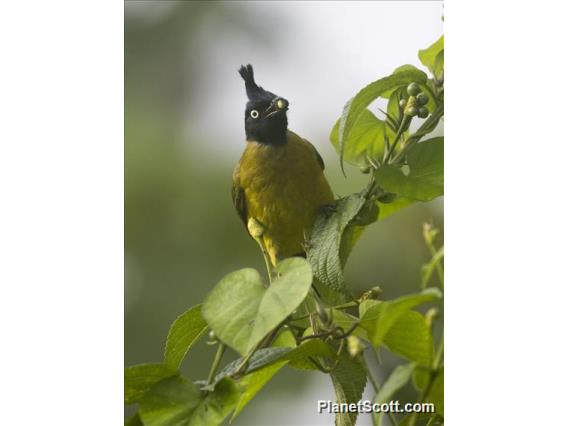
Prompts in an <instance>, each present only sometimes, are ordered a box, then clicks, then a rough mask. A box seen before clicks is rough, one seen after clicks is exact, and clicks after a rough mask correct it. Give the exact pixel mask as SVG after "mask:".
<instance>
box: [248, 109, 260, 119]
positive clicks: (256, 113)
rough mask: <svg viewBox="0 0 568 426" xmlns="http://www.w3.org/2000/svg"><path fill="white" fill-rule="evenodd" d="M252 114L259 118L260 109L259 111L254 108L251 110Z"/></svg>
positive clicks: (253, 116)
mask: <svg viewBox="0 0 568 426" xmlns="http://www.w3.org/2000/svg"><path fill="white" fill-rule="evenodd" d="M250 116H251V117H252V118H258V116H259V114H258V111H257V110H256V109H253V110H252V111H251V112H250Z"/></svg>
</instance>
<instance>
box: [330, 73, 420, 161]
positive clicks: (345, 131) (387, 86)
mask: <svg viewBox="0 0 568 426" xmlns="http://www.w3.org/2000/svg"><path fill="white" fill-rule="evenodd" d="M426 79H427V77H426V74H424V73H423V72H422V71H419V70H405V71H401V72H397V73H395V74H392V75H390V76H388V77H385V78H381V79H380V80H377V81H375V82H373V83H371V84H369V85H368V86H366V87H365V88H363V89H362V90H360V91H359V93H357V94H356V95H355V97H353V98H352V99H351V100H349V102H347V104H346V105H345V107H344V108H343V112H342V114H341V118H340V119H339V129H338V137H339V142H338V144H339V161H340V164H341V169H342V170H343V155H344V151H345V146H346V142H347V141H348V140H349V136H350V133H351V131H352V130H353V127H354V125H355V123H356V122H357V120H358V119H359V116H360V115H361V114H363V113H364V111H366V110H367V107H368V106H369V104H370V103H371V102H373V101H374V100H375V99H377V98H378V97H379V96H381V95H383V94H384V93H386V92H388V91H391V90H392V89H396V88H397V87H400V86H406V85H408V84H410V83H412V82H416V83H425V82H426Z"/></svg>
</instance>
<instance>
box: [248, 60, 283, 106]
mask: <svg viewBox="0 0 568 426" xmlns="http://www.w3.org/2000/svg"><path fill="white" fill-rule="evenodd" d="M239 74H240V75H241V77H242V78H243V80H244V81H245V88H246V89H247V96H248V98H249V100H254V99H259V98H272V97H274V96H275V95H274V94H272V93H270V92H267V91H266V90H264V89H263V88H262V87H260V86H258V85H257V84H256V82H255V81H254V71H253V69H252V65H251V64H248V65H246V66H244V65H241V68H240V69H239Z"/></svg>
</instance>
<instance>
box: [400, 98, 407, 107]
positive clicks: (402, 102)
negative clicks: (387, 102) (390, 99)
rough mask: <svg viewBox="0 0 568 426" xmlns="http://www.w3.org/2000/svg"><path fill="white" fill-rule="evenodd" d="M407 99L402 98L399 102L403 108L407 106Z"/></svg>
mask: <svg viewBox="0 0 568 426" xmlns="http://www.w3.org/2000/svg"><path fill="white" fill-rule="evenodd" d="M406 102H407V101H406V99H401V100H400V101H399V102H398V104H399V105H400V107H401V108H404V107H405V106H406Z"/></svg>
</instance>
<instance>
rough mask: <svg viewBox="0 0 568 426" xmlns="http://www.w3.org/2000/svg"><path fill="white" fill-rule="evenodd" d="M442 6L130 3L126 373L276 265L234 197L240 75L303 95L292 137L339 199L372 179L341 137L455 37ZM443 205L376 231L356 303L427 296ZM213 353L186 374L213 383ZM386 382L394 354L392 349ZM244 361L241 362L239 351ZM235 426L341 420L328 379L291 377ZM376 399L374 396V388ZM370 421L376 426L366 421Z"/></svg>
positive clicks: (197, 356) (411, 212)
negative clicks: (448, 32) (400, 74)
mask: <svg viewBox="0 0 568 426" xmlns="http://www.w3.org/2000/svg"><path fill="white" fill-rule="evenodd" d="M441 15H442V6H441V3H438V2H424V3H422V2H376V3H372V2H363V3H355V2H349V3H347V2H345V3H342V2H334V3H326V2H316V3H300V2H283V3H276V2H274V3H270V2H189V1H188V2H166V1H155V2H152V1H141V2H135V1H128V2H126V3H125V365H132V364H136V363H142V362H159V361H161V358H162V353H163V346H164V342H165V338H166V336H167V332H168V328H169V326H170V324H171V323H172V321H174V320H175V318H176V317H177V316H178V315H180V314H181V313H182V312H184V311H185V310H186V309H188V308H189V307H191V306H193V305H196V304H198V303H201V301H202V300H203V298H204V296H205V295H206V294H207V292H208V291H209V290H211V288H213V286H214V285H215V284H216V283H217V282H218V281H219V279H220V278H221V277H223V276H224V275H225V274H227V273H229V272H231V271H233V270H235V269H239V268H242V267H248V266H252V267H255V268H257V269H259V270H262V269H263V268H264V263H263V260H262V256H261V255H260V253H259V251H258V250H257V247H256V245H255V243H254V242H253V241H252V240H251V239H250V238H249V237H248V236H247V235H246V233H245V230H244V228H243V226H242V224H241V223H240V221H239V219H238V216H237V214H236V213H235V212H234V210H233V206H232V203H231V196H230V187H231V174H232V170H233V167H234V165H235V164H236V162H237V161H238V158H239V156H240V152H241V151H242V149H243V148H244V143H245V142H244V128H243V110H244V105H245V102H246V97H245V93H244V87H243V84H242V80H241V79H240V77H239V76H238V74H237V69H238V67H239V66H240V65H241V64H243V63H249V62H250V63H252V64H253V65H254V66H255V71H256V77H257V81H258V82H259V84H260V85H262V86H264V87H265V88H266V89H268V90H270V91H273V92H275V93H277V94H279V95H282V96H285V97H286V98H287V99H290V101H291V110H290V114H289V122H290V128H291V129H293V130H294V131H296V132H298V133H299V134H301V135H302V136H304V137H306V138H308V139H310V140H311V141H312V143H314V145H316V147H317V148H318V150H319V151H320V153H321V154H322V156H323V158H324V160H325V162H326V165H327V167H326V175H327V177H328V180H329V181H330V183H331V186H332V188H333V189H334V191H335V192H336V194H337V195H338V196H343V195H347V194H349V193H351V192H355V191H358V190H359V189H360V188H361V187H362V186H363V185H364V182H366V179H367V177H366V176H363V175H361V174H360V173H359V172H358V170H356V169H353V168H348V169H347V176H348V177H347V179H345V178H344V177H343V176H342V175H341V172H340V170H339V164H338V157H337V155H336V154H335V151H334V150H333V148H332V147H331V144H330V143H329V140H328V135H329V132H330V130H331V128H332V126H333V124H334V122H335V120H336V119H337V118H338V117H339V115H340V113H341V110H342V107H343V105H344V103H345V102H346V101H347V100H348V99H349V98H350V97H351V96H353V95H354V94H355V93H356V92H357V91H358V90H359V89H360V88H362V87H363V86H365V85H366V84H368V83H369V82H371V81H373V80H375V79H377V78H379V77H382V76H384V75H387V74H389V73H390V72H391V71H392V70H393V69H394V68H396V67H397V66H399V65H401V64H403V63H412V64H414V65H417V66H419V65H420V64H419V62H418V59H417V56H416V55H417V51H418V49H421V48H424V47H426V46H428V45H429V44H430V43H431V42H433V41H434V40H436V39H437V38H438V37H439V35H440V34H441V33H442V21H441ZM442 215H443V208H442V202H441V201H437V202H435V203H429V204H417V205H415V206H412V207H410V208H408V209H405V210H403V211H401V212H398V213H396V214H395V215H393V216H391V217H389V218H387V219H386V220H384V221H382V222H380V223H376V224H374V225H373V226H372V227H370V228H369V229H368V231H366V233H365V234H364V235H363V237H362V239H361V240H360V242H359V243H358V245H357V247H356V248H355V250H354V252H353V254H352V256H351V259H350V261H349V263H348V267H347V273H346V275H347V279H348V281H349V283H350V285H351V286H352V288H353V292H354V294H359V293H361V292H362V291H364V290H366V289H368V288H369V287H371V286H373V285H377V284H378V285H380V286H381V287H382V288H383V290H384V295H385V297H388V298H391V297H395V296H397V295H400V294H403V293H408V292H410V291H415V290H416V289H417V288H418V285H419V282H420V266H421V265H422V263H424V262H425V261H426V260H427V259H428V252H427V250H426V248H425V246H424V244H423V240H422V232H421V230H422V223H423V222H425V221H429V220H433V221H434V223H435V224H436V225H438V226H439V227H442V225H443V216H442ZM213 352H214V348H212V347H210V346H207V345H205V343H204V342H201V343H200V344H198V345H197V346H196V347H195V348H194V349H192V350H191V352H190V354H189V356H188V358H187V359H186V361H185V362H184V365H183V372H184V373H186V374H187V375H188V376H189V377H191V378H192V379H194V380H198V379H204V378H206V376H207V372H208V369H209V366H210V360H211V358H212V356H213ZM385 355H386V356H385V357H384V363H383V365H382V366H381V367H380V369H379V371H378V372H377V374H378V375H379V376H380V375H381V374H383V372H385V373H388V372H389V371H390V369H391V368H392V365H393V363H394V362H395V360H394V359H393V358H391V357H389V356H388V354H385ZM227 359H229V357H227ZM285 371H286V372H285V373H284V372H281V373H280V374H279V375H277V376H276V378H275V379H273V381H272V382H270V383H269V384H268V385H267V387H266V388H265V389H264V391H263V392H261V394H259V395H258V396H257V397H256V398H255V400H254V401H253V402H252V403H251V404H250V405H249V406H248V407H247V408H246V409H245V410H244V411H243V413H242V414H241V416H240V417H239V418H238V419H237V421H236V422H235V423H236V424H241V425H245V424H246V425H250V424H331V423H333V417H332V416H330V415H320V414H317V413H316V402H317V399H333V389H332V386H331V382H330V381H329V378H328V377H325V376H324V375H322V374H320V373H310V374H308V373H305V372H300V371H294V370H291V369H286V370H285ZM369 395H370V393H369ZM359 424H370V418H369V416H361V418H360V421H359Z"/></svg>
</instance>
